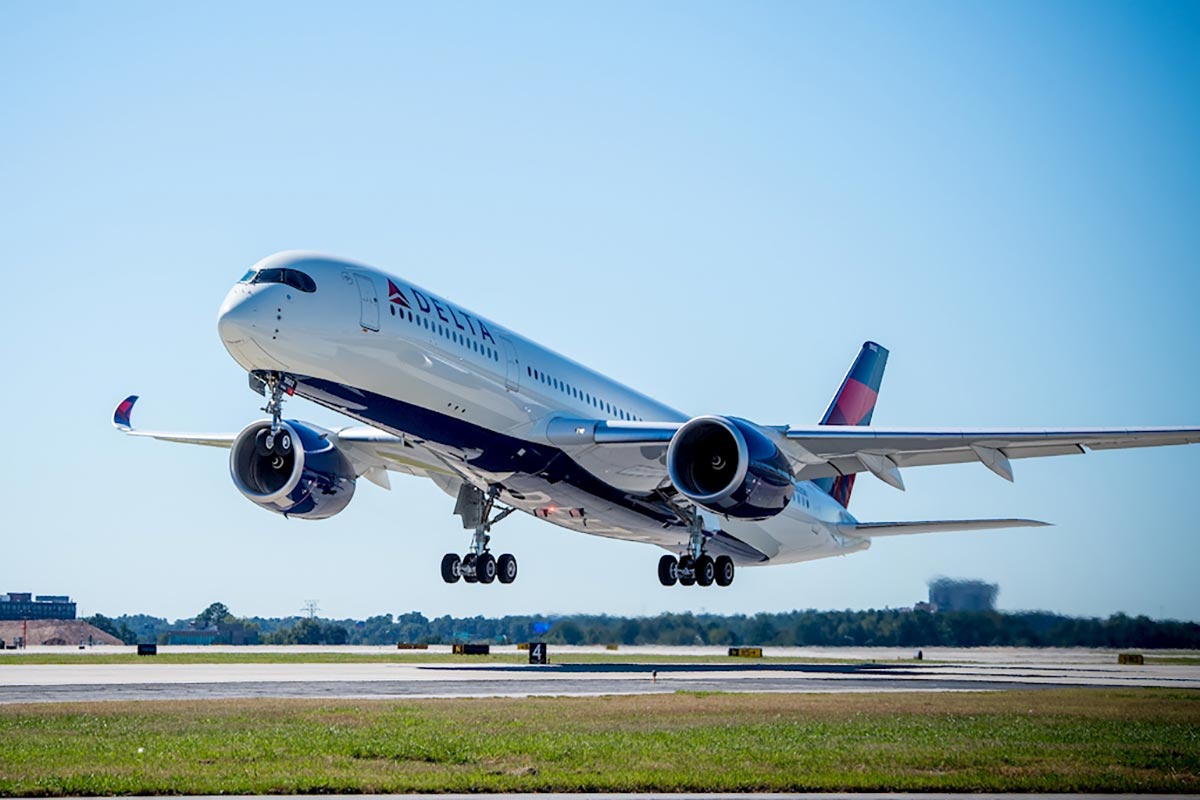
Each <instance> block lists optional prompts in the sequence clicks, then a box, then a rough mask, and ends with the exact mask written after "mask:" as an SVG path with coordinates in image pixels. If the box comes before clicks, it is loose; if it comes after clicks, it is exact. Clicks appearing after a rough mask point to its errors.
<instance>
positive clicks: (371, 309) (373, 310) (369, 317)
mask: <svg viewBox="0 0 1200 800" xmlns="http://www.w3.org/2000/svg"><path fill="white" fill-rule="evenodd" d="M354 282H355V283H357V284H358V297H359V300H360V302H361V306H362V308H361V311H360V312H359V322H360V323H361V324H362V326H363V327H364V328H366V329H367V330H369V331H377V330H379V295H378V294H377V293H376V292H375V282H374V281H373V280H371V277H370V276H369V275H363V274H362V273H361V272H356V273H354Z"/></svg>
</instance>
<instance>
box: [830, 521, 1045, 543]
mask: <svg viewBox="0 0 1200 800" xmlns="http://www.w3.org/2000/svg"><path fill="white" fill-rule="evenodd" d="M1049 524H1050V523H1049V522H1040V521H1038V520H1036V519H943V520H934V521H927V522H860V523H858V524H856V525H839V526H838V530H839V531H840V532H842V533H844V534H848V535H850V536H860V537H863V538H869V539H873V538H875V537H876V536H907V535H908V534H910V533H949V532H951V531H990V530H993V529H995V528H1041V527H1044V526H1046V525H1049Z"/></svg>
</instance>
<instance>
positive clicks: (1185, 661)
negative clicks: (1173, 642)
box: [1146, 656, 1200, 667]
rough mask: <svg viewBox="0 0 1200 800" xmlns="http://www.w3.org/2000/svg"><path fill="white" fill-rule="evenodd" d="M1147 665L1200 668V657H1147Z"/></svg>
mask: <svg viewBox="0 0 1200 800" xmlns="http://www.w3.org/2000/svg"><path fill="white" fill-rule="evenodd" d="M1146 663H1147V664H1175V665H1179V666H1186V667H1197V666H1200V656H1146Z"/></svg>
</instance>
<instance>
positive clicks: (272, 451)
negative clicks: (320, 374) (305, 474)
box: [250, 372, 296, 468]
mask: <svg viewBox="0 0 1200 800" xmlns="http://www.w3.org/2000/svg"><path fill="white" fill-rule="evenodd" d="M250 386H251V387H252V388H254V389H255V390H257V391H258V392H259V393H260V394H262V395H264V396H265V397H266V398H267V404H266V405H265V406H263V407H262V410H263V411H265V412H267V413H268V414H270V415H271V429H270V430H261V431H259V432H258V436H257V437H255V442H254V446H255V449H256V450H257V451H258V455H260V456H263V457H266V456H269V455H273V456H274V459H275V461H276V468H279V467H281V466H282V464H283V460H284V459H286V458H287V456H288V455H290V454H291V452H292V435H291V434H290V433H288V432H287V431H286V430H284V429H283V425H282V424H281V422H282V417H283V401H284V400H285V399H286V398H288V397H291V396H292V395H294V394H295V393H296V379H295V378H293V377H292V376H291V375H284V374H283V373H281V372H268V373H258V374H255V373H251V375H250Z"/></svg>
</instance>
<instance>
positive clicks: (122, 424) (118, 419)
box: [112, 394, 138, 431]
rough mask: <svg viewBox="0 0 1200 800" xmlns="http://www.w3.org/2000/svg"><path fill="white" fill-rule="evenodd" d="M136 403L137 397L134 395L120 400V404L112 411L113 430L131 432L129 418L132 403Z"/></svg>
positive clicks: (131, 413)
mask: <svg viewBox="0 0 1200 800" xmlns="http://www.w3.org/2000/svg"><path fill="white" fill-rule="evenodd" d="M137 401H138V396H137V395H136V394H131V395H129V397H126V398H125V399H124V400H122V401H121V402H120V403H118V404H117V408H116V410H115V411H113V419H112V422H113V427H114V428H116V429H117V430H119V431H131V430H133V423H132V422H131V420H130V418H131V417H132V415H133V406H134V403H136V402H137Z"/></svg>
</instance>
